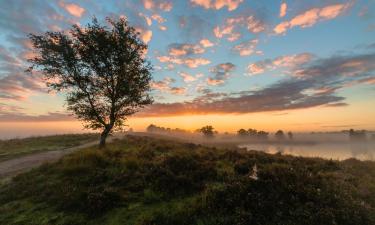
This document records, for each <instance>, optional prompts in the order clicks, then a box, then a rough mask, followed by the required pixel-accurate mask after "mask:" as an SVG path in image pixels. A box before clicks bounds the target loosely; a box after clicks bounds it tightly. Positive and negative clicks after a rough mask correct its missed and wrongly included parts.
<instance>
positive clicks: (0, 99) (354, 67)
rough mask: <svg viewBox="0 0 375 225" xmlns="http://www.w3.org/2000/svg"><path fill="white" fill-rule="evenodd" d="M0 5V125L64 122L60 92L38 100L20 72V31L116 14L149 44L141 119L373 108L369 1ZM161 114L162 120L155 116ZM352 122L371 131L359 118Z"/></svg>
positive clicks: (374, 22)
mask: <svg viewBox="0 0 375 225" xmlns="http://www.w3.org/2000/svg"><path fill="white" fill-rule="evenodd" d="M1 5H2V7H1V9H0V31H1V33H0V65H1V66H0V121H5V122H7V121H17V120H18V119H19V120H22V121H24V120H33V119H35V118H39V117H40V116H42V117H43V118H45V120H52V121H53V120H56V119H58V118H59V119H61V120H63V119H64V118H66V117H65V114H66V112H65V109H64V105H63V104H64V94H48V93H46V90H45V87H44V83H43V81H41V80H40V77H37V76H34V77H30V76H27V75H25V74H24V73H23V70H24V69H25V68H26V67H27V65H28V64H27V62H26V59H27V57H30V56H32V53H31V52H32V49H30V46H29V45H28V41H27V34H28V33H30V32H31V33H42V32H45V31H47V30H54V31H61V32H66V31H67V29H69V28H70V27H71V26H72V25H73V24H79V25H81V26H84V25H85V24H87V23H89V22H90V21H91V19H92V17H93V16H95V17H97V18H98V19H99V20H100V21H102V22H103V23H105V20H104V18H105V17H111V18H114V19H116V18H119V17H123V16H125V17H126V18H127V19H128V20H129V22H130V24H131V25H132V26H134V27H136V29H137V30H138V31H140V33H141V37H142V38H143V40H144V41H145V42H146V43H147V44H148V46H149V50H148V54H147V57H148V59H149V60H150V61H151V63H152V65H153V66H154V69H155V70H154V72H153V78H154V81H153V84H152V87H153V88H154V90H153V91H152V94H153V96H154V98H155V103H156V104H154V106H152V107H151V108H150V109H147V110H145V111H144V112H141V113H140V114H139V116H141V117H154V116H155V114H159V115H161V116H178V115H181V116H182V115H183V116H186V115H189V114H191V115H210V114H247V113H262V112H265V113H267V112H269V111H272V112H273V111H276V112H278V111H285V112H289V111H290V110H298V109H306V108H314V107H326V106H328V107H337V108H340V109H338V110H341V111H342V112H343V114H348V115H349V114H350V113H349V112H352V111H353V110H354V111H358V110H360V111H361V110H365V111H366V113H367V114H368V115H371V114H372V113H373V111H372V110H371V109H370V108H372V107H368V108H363V107H364V105H368V106H374V100H373V99H374V98H373V97H374V95H375V94H374V93H375V88H374V84H375V75H374V70H375V66H374V64H375V60H374V59H375V2H374V1H365V0H358V1H354V0H353V1H348V0H345V1H339V0H332V1H331V0H329V1H246V0H186V1H172V0H139V1H138V0H128V1H88V0H75V1H67V0H64V1H63V0H57V1H42V0H29V1H21V0H14V1H5V0H3V1H1ZM359 103H361V104H359ZM223 106H225V109H224V107H223ZM166 109H168V110H169V111H170V113H169V114H167V115H162V114H163V113H162V112H165V110H166ZM323 111H324V110H323ZM354 111H353V112H354ZM367 114H366V115H367ZM59 115H61V118H60V117H59ZM350 115H351V114H350ZM299 116H301V115H299ZM349 117H350V116H349ZM343 123H344V122H343ZM357 123H358V121H357ZM359 123H367V124H368V123H370V126H367V128H375V124H374V121H372V120H368V119H367V118H363V119H362V120H361V121H360V122H359Z"/></svg>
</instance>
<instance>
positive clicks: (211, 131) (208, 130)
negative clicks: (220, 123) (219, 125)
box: [197, 125, 217, 138]
mask: <svg viewBox="0 0 375 225" xmlns="http://www.w3.org/2000/svg"><path fill="white" fill-rule="evenodd" d="M197 132H198V133H202V134H203V135H204V136H205V137H207V138H213V137H214V135H215V133H217V132H216V131H215V128H214V127H213V126H210V125H208V126H204V127H202V128H200V129H198V130H197Z"/></svg>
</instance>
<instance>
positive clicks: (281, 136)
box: [275, 130, 285, 141]
mask: <svg viewBox="0 0 375 225" xmlns="http://www.w3.org/2000/svg"><path fill="white" fill-rule="evenodd" d="M275 138H276V140H279V141H283V140H285V135H284V132H283V131H282V130H278V131H277V132H276V133H275Z"/></svg>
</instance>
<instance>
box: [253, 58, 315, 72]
mask: <svg viewBox="0 0 375 225" xmlns="http://www.w3.org/2000/svg"><path fill="white" fill-rule="evenodd" d="M313 57H314V56H313V55H312V54H310V53H301V54H295V55H284V56H280V57H277V58H275V59H265V60H262V61H258V62H255V63H251V64H249V65H248V67H247V72H248V75H256V74H260V73H264V72H266V71H267V70H274V69H277V68H288V69H294V68H295V67H296V66H299V65H302V64H304V63H307V62H309V61H310V60H311V59H312V58H313Z"/></svg>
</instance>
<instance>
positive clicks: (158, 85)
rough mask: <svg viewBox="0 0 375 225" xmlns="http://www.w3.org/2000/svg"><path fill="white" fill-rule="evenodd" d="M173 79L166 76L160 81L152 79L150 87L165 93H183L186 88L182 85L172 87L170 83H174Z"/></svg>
mask: <svg viewBox="0 0 375 225" xmlns="http://www.w3.org/2000/svg"><path fill="white" fill-rule="evenodd" d="M174 82H175V80H174V79H173V78H170V77H166V78H164V79H163V80H160V81H153V82H152V83H151V87H152V88H153V89H156V90H159V91H161V92H165V93H171V94H178V95H181V94H185V92H186V88H184V87H172V86H171V84H172V83H174Z"/></svg>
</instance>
